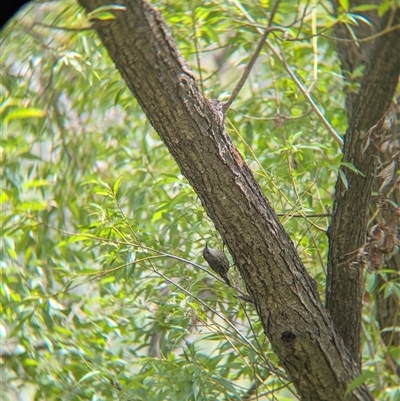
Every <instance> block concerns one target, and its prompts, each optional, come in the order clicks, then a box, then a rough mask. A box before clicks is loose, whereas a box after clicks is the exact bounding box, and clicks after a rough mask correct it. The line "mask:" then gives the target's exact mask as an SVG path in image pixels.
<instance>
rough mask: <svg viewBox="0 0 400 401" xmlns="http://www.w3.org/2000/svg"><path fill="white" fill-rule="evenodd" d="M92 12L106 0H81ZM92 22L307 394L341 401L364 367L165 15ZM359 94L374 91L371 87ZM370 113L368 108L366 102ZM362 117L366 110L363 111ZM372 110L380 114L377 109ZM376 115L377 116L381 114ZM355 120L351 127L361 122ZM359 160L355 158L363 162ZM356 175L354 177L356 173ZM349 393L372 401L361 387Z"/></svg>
mask: <svg viewBox="0 0 400 401" xmlns="http://www.w3.org/2000/svg"><path fill="white" fill-rule="evenodd" d="M80 2H81V4H82V5H83V6H84V7H85V8H86V9H87V10H88V11H92V10H93V9H95V8H96V7H99V6H101V5H105V4H107V3H108V2H107V0H80ZM119 3H120V4H124V5H125V6H126V10H125V11H124V12H117V13H116V15H117V18H116V19H115V20H112V21H97V22H96V23H95V24H94V27H95V29H96V30H97V32H98V34H99V36H100V38H101V40H102V42H103V44H104V46H105V47H106V48H107V50H108V52H109V54H110V56H111V58H112V60H113V61H114V63H115V65H116V67H117V69H118V70H119V72H120V73H121V75H122V77H123V79H124V80H125V82H126V83H127V85H128V87H129V88H130V90H131V91H132V93H133V94H134V96H135V97H136V99H137V101H138V102H139V104H140V106H141V107H142V109H143V111H144V112H145V114H146V116H147V118H148V119H149V121H150V122H151V124H152V125H153V127H154V128H155V129H156V131H157V132H158V134H159V135H160V137H161V138H162V140H163V141H164V143H165V144H166V146H167V147H168V149H169V151H170V153H171V154H172V156H173V157H174V159H175V160H176V162H177V163H178V165H179V167H180V169H181V171H182V173H183V174H184V175H185V177H186V178H187V179H188V181H189V182H190V184H191V185H192V186H193V188H194V190H195V191H196V193H197V194H198V196H199V198H200V200H201V202H202V204H203V206H204V208H205V210H206V212H207V214H208V215H209V216H210V217H211V218H212V220H213V221H214V223H215V226H216V228H217V230H218V231H219V233H220V234H221V236H222V238H223V240H224V242H225V244H226V245H227V247H228V249H229V251H230V253H231V255H232V256H233V258H234V261H235V264H236V266H237V267H238V269H239V271H240V274H241V276H242V278H243V280H244V282H245V284H246V286H247V289H248V292H249V294H250V295H251V297H252V298H253V300H254V305H255V308H256V310H257V313H258V315H259V317H260V319H261V321H262V324H263V327H264V331H265V333H266V335H267V336H268V338H269V340H270V342H271V344H272V347H273V349H274V350H275V352H276V353H277V355H278V356H279V358H280V360H281V363H282V365H283V366H284V367H285V369H286V371H287V372H288V374H289V375H290V377H291V378H292V380H293V382H294V384H295V386H296V388H297V390H298V392H299V394H300V396H301V398H302V400H310V401H318V400H343V399H345V396H344V393H345V389H346V386H347V385H348V384H349V383H350V382H351V381H352V380H353V379H354V378H355V377H356V376H358V375H359V373H360V372H359V369H358V367H357V364H356V363H355V362H354V360H353V359H352V358H351V355H350V353H349V351H348V350H347V349H346V347H345V345H344V342H343V340H342V338H341V337H340V336H339V335H338V333H337V331H336V329H335V327H334V325H333V323H332V321H331V319H330V316H329V315H328V313H327V311H326V309H325V308H324V307H323V305H322V304H321V302H320V300H319V297H318V294H317V291H316V289H315V284H314V282H313V280H312V279H311V278H310V276H309V275H308V274H307V272H306V270H305V268H304V266H303V265H302V263H301V261H300V259H299V257H298V255H297V253H296V250H295V248H294V246H293V243H292V242H291V240H290V238H289V237H288V235H287V233H286V232H285V230H284V229H283V227H282V225H281V224H280V222H279V220H278V218H277V216H276V214H275V212H274V211H273V209H272V207H271V205H270V204H269V202H268V200H267V199H266V198H265V196H264V195H263V193H262V191H261V189H260V187H259V185H258V184H257V182H256V181H255V179H254V177H253V175H252V174H251V172H250V170H249V168H248V167H247V165H246V163H245V162H244V161H243V159H242V157H241V156H240V154H239V152H238V151H237V149H236V148H235V146H234V144H233V143H232V140H231V139H230V137H229V136H228V134H227V132H226V130H225V128H224V116H223V113H222V109H221V104H220V103H219V102H217V101H210V100H208V99H206V98H205V97H204V96H203V95H202V93H201V91H200V90H199V88H198V87H197V85H196V83H195V79H194V77H193V75H192V73H191V71H190V69H189V67H188V66H187V65H186V63H185V62H184V60H183V59H182V58H181V56H180V54H179V53H178V51H177V49H176V47H175V44H174V43H173V41H172V39H171V36H170V34H169V33H168V30H167V28H166V27H165V24H164V22H163V20H162V17H161V16H160V14H159V13H158V12H157V11H155V10H154V9H153V7H152V6H150V5H149V4H148V3H147V2H145V1H143V0H124V1H120V2H119ZM363 96H364V97H363V98H362V99H364V98H365V99H368V100H370V99H369V97H368V96H369V92H368V91H367V93H366V94H364V95H363ZM360 108H361V111H360V112H364V111H363V110H364V108H366V105H365V107H364V108H363V107H361V105H360ZM361 115H363V114H361ZM374 118H375V117H374ZM374 118H372V119H374ZM358 121H359V120H358V119H357V120H356V121H355V122H354V131H356V132H359V131H361V130H362V129H363V128H362V127H363V126H361V125H360V124H359V123H358ZM356 164H357V163H356ZM350 181H351V183H353V180H352V178H351V180H350ZM347 399H349V400H360V401H361V400H363V401H365V400H371V399H372V397H371V395H370V394H369V392H368V390H367V389H366V388H365V387H364V386H361V387H359V388H358V389H356V390H354V391H353V392H352V393H351V394H350V395H349V396H348V397H347Z"/></svg>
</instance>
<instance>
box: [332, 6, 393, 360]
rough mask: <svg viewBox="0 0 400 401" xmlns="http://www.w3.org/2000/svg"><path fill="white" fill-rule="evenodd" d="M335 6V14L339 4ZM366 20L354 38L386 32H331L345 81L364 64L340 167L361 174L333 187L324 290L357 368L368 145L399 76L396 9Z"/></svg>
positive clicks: (370, 164)
mask: <svg viewBox="0 0 400 401" xmlns="http://www.w3.org/2000/svg"><path fill="white" fill-rule="evenodd" d="M333 3H334V5H335V6H336V9H337V6H338V4H337V1H333ZM361 3H364V0H359V1H353V2H352V4H351V6H355V5H359V4H361ZM374 3H377V4H379V3H380V2H379V1H375V2H374ZM364 16H365V17H366V18H367V19H368V20H369V21H370V24H371V25H368V24H366V23H363V22H360V24H359V26H352V27H351V29H353V30H354V32H355V34H356V35H357V38H358V39H361V40H362V39H366V38H368V37H370V36H371V35H373V34H374V33H377V32H379V31H382V30H385V29H387V30H388V33H387V34H385V35H380V36H378V37H377V38H376V39H375V40H370V41H365V42H360V43H355V41H354V39H352V37H351V35H350V33H349V29H348V27H346V26H345V25H344V24H338V25H337V26H336V29H335V33H336V35H337V37H338V38H340V39H341V40H342V41H340V40H339V41H338V42H337V47H338V53H339V57H340V59H341V62H342V68H343V70H344V76H345V78H346V79H347V81H349V83H351V84H353V83H354V82H355V80H354V79H352V78H351V75H352V73H353V72H354V70H356V69H357V68H359V67H360V66H361V64H364V65H365V73H364V74H363V78H362V80H360V85H361V86H360V88H359V90H358V92H357V93H348V95H347V99H346V105H347V108H348V109H347V113H348V118H349V128H348V130H347V132H346V136H345V145H344V149H343V162H345V163H351V164H353V166H355V167H356V168H357V169H358V170H359V171H360V173H355V172H353V171H351V170H350V169H348V168H343V171H344V173H345V175H346V177H347V181H348V184H347V186H348V188H346V185H345V184H344V183H343V181H342V180H341V179H340V178H339V179H338V182H337V184H336V188H335V201H334V206H333V216H332V221H331V225H330V228H329V255H328V276H327V286H326V304H327V308H328V311H329V313H330V315H331V317H332V320H333V322H334V324H335V327H336V329H337V330H338V332H339V334H340V335H341V336H342V338H343V340H344V342H345V344H346V347H347V348H348V349H349V351H350V352H351V355H352V357H353V359H354V360H355V361H356V362H357V363H358V365H360V363H361V361H360V359H361V322H362V320H361V319H362V300H363V295H364V268H365V263H364V260H363V259H362V258H360V255H361V254H362V250H363V247H364V246H365V245H366V242H367V225H368V219H369V218H370V217H371V216H370V205H371V201H372V187H373V182H374V180H376V172H377V166H378V157H377V156H378V150H377V148H376V147H374V146H372V145H370V146H368V142H369V141H371V140H370V138H369V136H370V135H371V133H370V132H369V131H370V129H371V128H372V127H373V126H374V125H376V124H377V123H378V122H379V121H380V120H381V119H382V117H383V116H384V114H385V112H386V111H387V110H388V109H389V106H390V103H391V102H392V99H393V95H394V91H395V89H396V85H397V84H398V80H399V73H400V40H399V30H398V28H397V29H396V30H392V31H390V29H389V28H390V27H392V26H395V25H398V24H400V9H397V10H396V11H395V12H393V11H392V12H389V13H387V14H386V15H385V16H384V17H383V18H379V17H378V16H377V14H376V12H369V13H367V14H365V15H364ZM343 40H344V41H343ZM382 122H383V121H382ZM378 129H379V127H378ZM374 209H375V208H374ZM393 320H394V319H392V322H393Z"/></svg>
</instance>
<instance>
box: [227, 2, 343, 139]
mask: <svg viewBox="0 0 400 401" xmlns="http://www.w3.org/2000/svg"><path fill="white" fill-rule="evenodd" d="M233 3H234V4H235V5H236V7H237V8H239V10H240V11H242V13H243V14H244V16H245V17H246V18H247V20H248V21H250V22H251V23H253V24H255V23H256V22H255V20H254V18H253V17H252V16H251V15H250V14H249V13H248V12H247V10H246V9H245V8H244V7H243V6H242V5H241V4H240V3H239V2H238V1H236V0H233ZM257 30H258V31H259V32H260V33H261V28H257ZM266 44H267V46H268V47H269V48H270V50H272V52H273V53H274V55H275V57H276V58H277V59H278V60H279V62H280V63H281V64H282V65H283V67H284V68H285V70H286V72H287V73H288V74H289V75H290V77H291V78H292V80H293V81H294V83H295V84H296V85H297V87H298V88H299V89H300V92H301V93H302V94H303V96H304V97H305V98H306V99H307V101H308V103H309V104H310V106H311V108H312V109H313V110H314V112H315V114H316V115H317V116H318V118H319V119H320V120H321V122H322V124H323V125H324V126H325V127H326V129H327V130H328V131H329V133H330V134H331V135H332V136H333V138H334V139H335V140H336V142H337V143H338V144H339V145H340V146H343V139H342V138H341V137H340V135H339V134H338V133H337V132H336V131H335V129H334V128H333V127H332V126H331V124H330V123H329V121H328V120H327V119H326V118H325V116H324V115H323V114H322V112H321V110H320V109H319V108H318V106H317V105H316V104H315V102H314V100H313V99H312V97H311V96H310V95H309V93H308V91H307V90H306V88H305V87H304V86H303V84H302V83H301V82H300V80H299V78H298V77H297V76H296V74H295V73H294V72H293V71H292V69H291V68H290V67H289V65H288V64H287V63H286V60H285V59H284V57H283V55H282V54H281V53H280V52H279V51H278V50H276V49H275V48H274V46H272V45H271V44H270V43H269V42H268V41H266Z"/></svg>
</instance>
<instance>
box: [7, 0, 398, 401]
mask: <svg viewBox="0 0 400 401" xmlns="http://www.w3.org/2000/svg"><path fill="white" fill-rule="evenodd" d="M153 3H154V5H155V6H156V7H157V8H159V9H160V11H161V12H162V14H163V16H164V18H165V19H166V22H167V24H168V26H169V27H170V29H171V31H172V34H173V37H174V39H175V40H176V43H177V46H178V48H179V50H180V51H181V52H182V54H183V56H184V58H185V59H186V60H187V61H188V63H189V64H190V66H191V67H192V69H193V70H194V72H195V75H196V76H197V78H198V83H199V85H200V86H201V88H202V89H203V91H204V93H205V94H206V95H207V96H208V97H210V98H218V99H220V100H222V101H223V100H226V99H227V98H228V96H229V94H230V93H231V91H232V89H233V87H234V85H235V83H236V82H237V81H238V79H239V78H240V75H241V72H242V71H243V68H244V66H245V65H246V64H247V63H248V61H249V59H250V57H251V55H252V52H253V51H254V49H255V46H256V44H257V42H258V40H259V38H260V34H259V33H258V31H257V29H256V28H257V27H259V28H263V27H265V26H266V25H267V23H268V18H269V16H270V14H271V10H273V9H274V7H273V5H271V2H270V1H256V0H254V1H253V0H249V1H245V0H243V1H239V0H238V1H236V0H235V1H228V0H226V1H225V0H218V1H217V0H215V1H187V2H182V1H177V0H169V1H161V0H160V1H154V2H153ZM335 22H336V20H335V18H334V16H333V14H332V11H331V5H330V3H329V2H328V1H317V0H315V1H305V0H304V1H303V0H298V1H296V2H293V1H280V2H279V4H278V6H277V8H276V10H275V15H274V24H275V25H279V26H282V27H285V28H286V33H285V32H280V31H277V32H274V34H271V35H270V37H269V40H270V43H271V44H272V46H274V48H275V49H276V51H277V52H278V53H279V54H281V55H282V57H284V61H285V63H286V66H287V67H289V68H290V69H292V71H294V72H295V73H296V75H297V76H298V77H299V79H300V81H301V82H302V84H303V85H304V87H305V88H307V90H309V93H310V95H311V96H312V99H313V100H314V102H315V104H316V105H317V106H318V107H319V109H320V110H321V111H322V113H323V115H324V116H325V118H326V119H327V120H328V121H329V122H330V123H331V124H332V126H333V127H334V129H335V130H336V131H337V132H338V133H339V134H340V135H343V134H344V133H345V130H346V125H347V121H346V113H345V110H344V94H343V82H342V79H341V72H340V65H339V62H338V59H337V56H336V54H335V51H334V48H333V41H332V39H331V36H332V35H333V33H332V31H331V28H332V26H333V25H334V24H335ZM1 36H2V42H3V44H2V53H3V54H2V82H1V86H0V90H1V101H2V106H1V110H2V121H3V127H2V135H1V147H0V152H1V187H2V192H1V203H2V214H1V239H2V240H1V253H2V254H1V269H2V280H1V299H2V303H1V317H2V326H1V328H2V330H1V336H2V343H3V347H2V354H1V357H2V367H1V369H2V383H1V385H2V388H3V397H4V399H9V400H16V399H23V400H28V401H29V400H33V399H35V400H61V399H62V400H146V401H156V400H160V401H161V400H204V401H205V400H216V399H218V400H225V399H226V400H227V399H230V400H244V399H248V400H251V399H259V400H272V399H279V400H295V399H298V398H297V396H296V394H295V391H294V389H293V387H292V385H291V384H290V382H289V380H288V379H287V377H286V375H285V372H284V371H283V370H282V369H281V368H280V366H279V363H278V360H277V357H276V355H275V354H274V353H273V351H272V349H271V347H270V345H269V343H268V342H267V341H266V339H265V335H264V333H263V330H262V327H261V325H260V323H259V321H258V318H257V315H256V313H255V311H254V309H253V308H252V307H251V305H249V304H246V303H244V302H243V301H240V300H238V299H237V298H235V295H237V292H236V291H235V290H234V289H231V288H228V287H226V285H224V283H223V282H220V281H219V280H218V279H217V278H216V277H215V276H213V275H212V274H211V273H210V272H209V270H208V269H207V268H206V264H205V262H204V260H203V259H202V257H201V251H202V249H203V247H204V245H205V242H206V241H208V242H209V243H210V244H211V246H218V247H222V243H221V240H220V238H219V237H218V234H217V233H216V231H215V230H214V228H213V224H212V222H211V221H210V220H209V218H208V217H207V216H206V214H205V212H204V210H203V208H202V206H201V204H200V202H199V199H198V198H197V196H196V194H195V193H194V192H193V190H192V189H191V187H190V186H189V185H188V183H187V181H186V180H185V178H184V177H183V176H182V175H181V174H180V171H179V169H178V167H177V165H176V163H175V162H174V160H173V159H172V157H171V156H170V155H169V153H168V152H167V150H166V148H165V146H164V145H163V143H162V142H161V141H160V139H159V137H158V136H157V134H156V133H155V132H154V130H153V129H152V127H151V126H150V125H149V123H148V122H147V120H146V118H145V116H144V114H143V113H142V111H141V110H140V108H139V107H138V105H137V103H136V101H135V99H134V98H133V97H132V95H131V94H130V93H129V91H128V90H127V89H126V86H125V83H124V82H123V81H122V79H121V78H120V76H119V74H118V72H117V71H116V69H115V68H114V66H113V64H112V63H111V62H110V59H109V57H108V55H107V53H106V51H105V49H104V48H103V46H102V44H101V42H100V41H99V39H98V38H97V37H96V34H95V32H94V31H93V30H92V29H90V21H88V19H87V17H86V16H85V14H84V12H83V10H82V9H81V8H80V7H79V6H78V5H77V3H76V2H74V1H71V0H68V1H63V2H58V1H52V2H48V1H43V2H41V1H37V2H33V3H31V4H30V5H29V6H28V7H26V8H25V9H23V10H22V11H21V12H20V14H19V15H18V16H17V17H16V18H15V19H14V20H13V21H12V22H10V23H9V25H8V26H7V27H6V28H5V29H4V30H3V32H2V33H1ZM226 121H227V129H228V132H229V134H230V135H231V136H232V138H233V140H234V142H235V144H236V145H237V146H238V148H239V150H240V151H241V153H242V155H243V156H244V158H245V160H246V162H247V163H248V164H249V165H250V167H251V168H252V170H253V172H254V174H255V175H256V177H257V179H258V181H259V182H260V184H261V187H262V188H263V190H264V192H265V194H266V196H267V197H268V199H269V200H270V201H271V203H272V204H273V206H274V208H275V209H276V212H277V213H278V214H279V216H280V218H281V221H282V223H283V224H284V226H285V228H286V229H287V231H288V232H289V234H290V236H291V238H292V240H293V242H294V243H295V245H296V247H297V249H298V251H299V254H300V255H301V257H302V259H303V261H304V263H305V265H306V267H307V269H308V271H309V272H310V274H311V275H312V276H313V277H314V278H315V279H316V281H317V283H318V286H319V290H320V294H321V297H322V298H323V297H324V282H325V263H326V254H327V238H326V235H325V230H326V229H327V227H328V224H329V219H328V217H327V216H328V215H329V211H330V208H331V206H332V201H333V193H334V185H335V182H336V179H337V170H338V166H339V163H340V159H341V151H340V147H339V145H338V144H337V143H336V141H335V140H334V138H333V137H332V136H331V135H330V134H329V133H328V131H327V129H326V128H325V127H324V125H323V124H322V123H321V121H320V120H319V118H318V117H317V116H316V115H315V113H314V112H313V111H312V109H311V107H310V104H309V102H308V101H307V99H306V98H305V97H304V96H303V94H302V93H301V91H300V90H299V88H298V86H297V85H296V84H295V83H294V82H293V80H292V79H291V78H290V77H289V75H288V73H287V71H286V70H285V66H284V65H282V63H281V62H280V61H279V59H278V58H277V57H276V56H275V55H274V54H273V53H272V52H271V51H265V49H264V50H263V52H262V53H261V55H260V57H259V59H258V62H257V64H256V66H255V68H254V70H253V71H252V73H251V75H250V77H249V79H248V82H247V83H246V86H245V87H244V89H243V90H242V92H241V93H240V95H239V97H238V98H237V99H236V101H235V102H234V104H233V106H232V107H231V109H230V110H229V112H228V115H227V120H226ZM310 216H311V217H310ZM231 278H232V280H233V282H234V283H235V285H236V286H237V287H238V288H241V289H242V290H244V288H243V285H242V283H241V280H240V278H239V277H238V274H237V272H236V271H235V269H234V268H232V269H231ZM370 305H371V304H370V303H368V304H366V308H365V325H366V327H367V332H368V333H369V334H368V336H367V337H366V340H368V341H367V342H366V343H365V344H366V345H365V347H364V377H363V379H362V380H367V381H368V384H369V385H370V386H371V389H372V391H374V393H375V395H376V396H377V397H381V398H380V399H382V400H384V399H395V397H396V391H398V390H396V385H395V381H394V380H395V379H394V378H393V377H392V376H391V374H390V371H388V370H386V369H385V365H384V358H385V349H384V347H382V344H381V342H380V340H379V331H378V329H377V326H376V323H375V320H374V317H373V314H372V307H371V306H370ZM397 394H398V392H397ZM18 397H19V398H18ZM246 397H247V398H246ZM257 397H258V398H257ZM393 397H394V398H393Z"/></svg>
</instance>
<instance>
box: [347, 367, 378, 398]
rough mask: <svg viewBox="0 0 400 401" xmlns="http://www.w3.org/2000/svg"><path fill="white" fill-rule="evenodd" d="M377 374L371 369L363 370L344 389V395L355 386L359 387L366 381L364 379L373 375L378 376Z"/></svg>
mask: <svg viewBox="0 0 400 401" xmlns="http://www.w3.org/2000/svg"><path fill="white" fill-rule="evenodd" d="M378 376H379V374H378V373H376V372H373V371H366V372H363V373H362V374H361V375H360V376H358V377H357V378H356V379H354V380H353V381H352V382H351V383H350V384H349V385H348V386H347V389H346V393H345V395H348V394H350V393H351V392H352V391H353V390H354V389H356V388H357V387H360V386H361V385H362V384H364V383H365V382H366V380H368V379H371V378H373V377H378Z"/></svg>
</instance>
